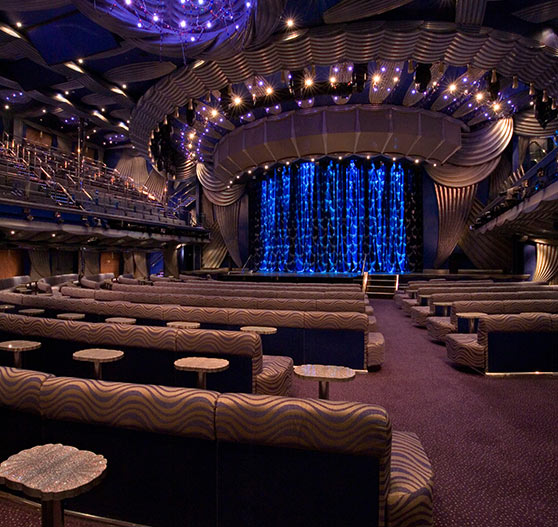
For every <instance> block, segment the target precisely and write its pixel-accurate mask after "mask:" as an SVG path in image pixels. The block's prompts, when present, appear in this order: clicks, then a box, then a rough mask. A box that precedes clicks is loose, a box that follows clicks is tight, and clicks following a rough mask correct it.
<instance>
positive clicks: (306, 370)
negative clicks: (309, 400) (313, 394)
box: [294, 364, 356, 399]
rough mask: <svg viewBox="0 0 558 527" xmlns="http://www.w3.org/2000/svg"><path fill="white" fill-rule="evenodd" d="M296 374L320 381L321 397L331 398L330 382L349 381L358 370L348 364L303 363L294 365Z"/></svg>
mask: <svg viewBox="0 0 558 527" xmlns="http://www.w3.org/2000/svg"><path fill="white" fill-rule="evenodd" d="M294 374H295V375H296V376H297V377H300V378H301V379H306V380H309V381H319V383H320V389H319V398H320V399H329V383H330V381H333V382H348V381H352V380H353V379H354V378H355V375H356V372H355V370H352V369H351V368H347V367H346V366H329V365H324V364H301V365H300V366H295V367H294Z"/></svg>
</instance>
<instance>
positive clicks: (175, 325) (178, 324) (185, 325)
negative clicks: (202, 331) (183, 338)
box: [167, 320, 200, 329]
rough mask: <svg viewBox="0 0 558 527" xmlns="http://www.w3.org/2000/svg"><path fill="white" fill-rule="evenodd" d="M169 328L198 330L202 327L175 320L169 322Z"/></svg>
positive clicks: (197, 323) (196, 323)
mask: <svg viewBox="0 0 558 527" xmlns="http://www.w3.org/2000/svg"><path fill="white" fill-rule="evenodd" d="M167 327H169V328H174V329H198V328H199V327H200V323H199V322H186V321H185V320H175V321H173V322H167Z"/></svg>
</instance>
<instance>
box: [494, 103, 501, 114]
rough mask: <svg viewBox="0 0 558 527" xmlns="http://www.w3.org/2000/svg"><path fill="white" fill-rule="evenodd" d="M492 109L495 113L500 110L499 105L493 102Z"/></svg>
mask: <svg viewBox="0 0 558 527" xmlns="http://www.w3.org/2000/svg"><path fill="white" fill-rule="evenodd" d="M492 108H493V109H494V111H495V112H498V111H500V108H501V106H500V103H497V102H495V103H494V105H493V106H492Z"/></svg>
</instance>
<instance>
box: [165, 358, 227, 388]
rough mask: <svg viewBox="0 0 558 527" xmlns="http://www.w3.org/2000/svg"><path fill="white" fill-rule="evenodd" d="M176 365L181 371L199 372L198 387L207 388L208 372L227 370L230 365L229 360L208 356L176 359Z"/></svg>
mask: <svg viewBox="0 0 558 527" xmlns="http://www.w3.org/2000/svg"><path fill="white" fill-rule="evenodd" d="M174 367H175V368H176V369H177V370H180V371H195V372H196V373H197V374H198V384H197V386H198V388H201V389H202V390H205V388H206V386H207V379H206V374H208V373H217V372H219V371H225V370H226V369H227V368H228V367H229V361H228V360H226V359H212V358H208V357H185V358H183V359H178V360H176V361H174Z"/></svg>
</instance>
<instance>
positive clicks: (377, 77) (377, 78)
mask: <svg viewBox="0 0 558 527" xmlns="http://www.w3.org/2000/svg"><path fill="white" fill-rule="evenodd" d="M372 80H373V81H374V84H378V83H379V82H380V81H381V80H382V77H380V75H378V74H377V73H376V75H374V77H372Z"/></svg>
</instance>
